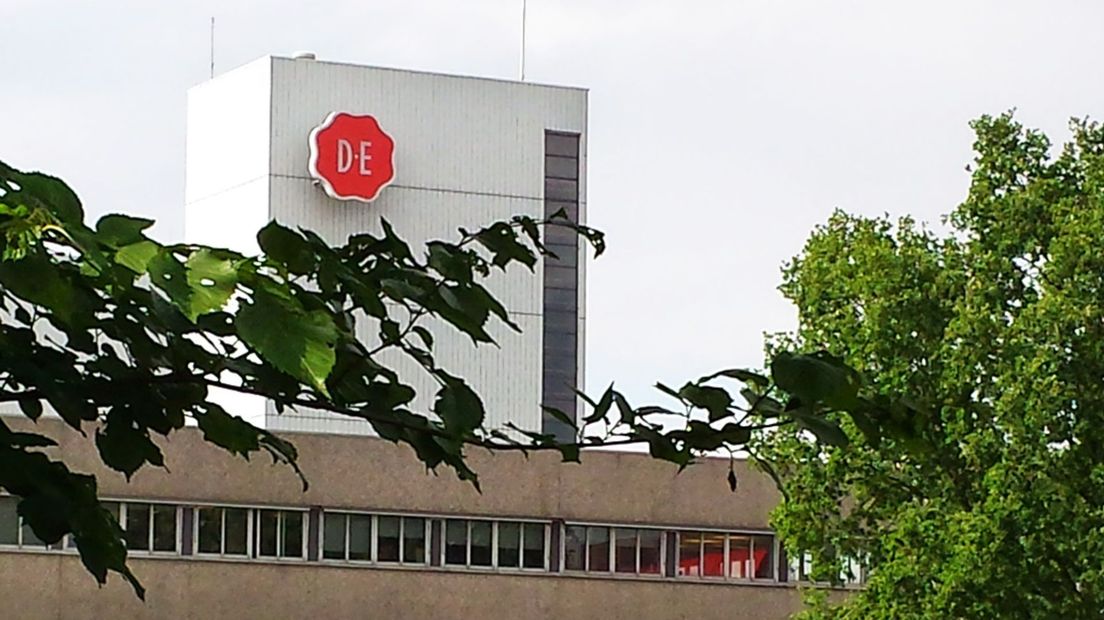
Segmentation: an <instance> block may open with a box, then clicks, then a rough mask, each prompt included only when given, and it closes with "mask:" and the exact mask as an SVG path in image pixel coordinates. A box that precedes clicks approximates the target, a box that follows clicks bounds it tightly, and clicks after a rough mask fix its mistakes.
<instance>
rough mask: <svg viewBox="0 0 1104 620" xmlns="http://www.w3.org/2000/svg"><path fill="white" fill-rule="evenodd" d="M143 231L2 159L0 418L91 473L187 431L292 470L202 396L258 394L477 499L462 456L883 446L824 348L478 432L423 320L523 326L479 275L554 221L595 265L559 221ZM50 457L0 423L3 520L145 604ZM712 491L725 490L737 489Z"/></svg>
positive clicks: (259, 437)
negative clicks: (772, 438) (12, 520)
mask: <svg viewBox="0 0 1104 620" xmlns="http://www.w3.org/2000/svg"><path fill="white" fill-rule="evenodd" d="M152 224H153V222H152V221H151V220H148V219H142V218H137V217H131V216H127V215H120V214H112V215H107V216H104V217H102V218H100V219H99V220H98V221H97V222H96V223H95V225H94V226H89V225H88V224H86V223H85V216H84V211H83V208H82V205H81V203H80V201H79V200H78V198H77V196H76V194H75V193H74V192H73V191H72V190H71V189H70V188H69V187H68V186H67V185H66V184H65V183H64V182H62V181H61V180H60V179H57V178H55V177H52V176H49V175H46V174H42V173H34V172H22V171H19V170H17V169H15V168H12V167H10V166H8V165H5V164H3V163H0V300H2V301H0V405H5V404H6V405H8V406H12V404H13V403H14V404H17V407H18V410H17V413H18V412H21V413H22V415H24V416H26V417H27V418H30V419H31V420H37V419H38V418H39V417H40V416H41V415H43V413H44V412H45V411H52V412H54V413H56V414H57V415H58V416H60V417H61V419H63V420H64V421H65V422H66V423H67V424H68V425H69V426H71V427H72V428H73V429H76V430H77V431H80V432H82V433H89V434H91V435H92V437H91V438H90V440H91V441H95V444H96V447H97V449H98V451H99V455H100V457H101V459H102V460H103V462H104V463H105V464H106V465H107V466H108V467H110V468H112V469H115V470H118V471H120V472H122V473H124V474H126V475H127V476H130V475H132V474H133V473H134V472H136V471H138V470H139V469H141V468H142V467H146V466H165V463H164V458H163V455H162V453H161V450H160V449H159V448H158V445H157V441H156V438H157V437H159V436H168V435H170V434H171V433H172V432H174V431H177V430H179V429H181V428H183V427H184V426H185V425H188V424H194V425H195V426H197V427H198V429H199V430H200V431H201V432H202V434H203V437H204V438H205V439H206V440H207V441H209V442H211V443H213V444H216V445H218V446H221V447H222V448H225V449H226V450H228V451H230V452H232V453H235V454H239V455H242V456H243V457H246V458H248V457H249V456H250V455H251V454H253V453H256V452H264V453H267V454H268V455H270V456H271V457H272V458H273V459H275V460H277V461H280V462H283V463H286V464H288V466H290V467H295V468H297V459H296V451H295V447H294V446H293V445H292V444H291V443H289V442H288V441H287V440H286V439H283V438H281V437H279V436H277V435H275V434H273V433H271V432H268V431H266V430H264V429H261V428H257V427H255V426H253V425H252V424H250V423H248V422H247V421H245V420H243V419H242V418H241V417H239V416H238V415H236V414H235V412H234V411H227V410H225V409H224V408H223V407H221V406H220V405H219V404H218V402H217V400H218V399H217V398H214V397H213V396H212V394H213V393H214V392H215V391H217V390H230V391H233V392H239V393H245V394H252V395H257V396H261V397H264V398H266V399H270V400H271V401H272V402H273V403H274V405H275V407H276V408H277V409H278V410H284V409H287V408H299V407H309V408H313V409H318V410H324V411H329V412H333V413H336V414H341V415H346V416H352V417H355V418H361V419H364V420H367V421H368V422H369V423H370V424H371V425H372V427H373V428H374V430H375V431H376V433H378V434H379V436H381V437H383V438H385V439H388V440H391V441H394V442H398V443H402V444H405V445H408V446H410V447H411V448H412V449H413V451H414V452H415V453H416V455H417V457H418V458H419V459H420V460H421V461H422V462H423V463H424V464H425V465H426V466H427V467H429V468H439V467H445V468H449V469H451V470H453V471H454V472H455V473H456V474H457V475H458V476H459V477H460V478H461V479H463V480H468V481H471V482H472V483H473V484H476V485H478V477H477V472H474V471H472V470H471V469H470V468H469V467H468V465H467V463H466V460H465V458H464V455H465V449H466V448H467V447H468V446H479V447H483V448H488V449H492V450H556V451H559V452H560V453H561V454H562V455H563V458H564V460H565V461H573V460H578V458H579V452H580V450H581V449H583V448H587V447H592V446H608V445H619V444H627V443H639V444H644V445H646V446H647V448H648V450H649V452H650V453H651V454H652V456H654V457H656V458H658V459H663V460H666V461H670V462H673V463H676V464H678V465H679V466H680V467H685V466H687V465H688V464H690V463H691V462H692V461H693V459H694V458H695V457H697V456H700V455H702V454H704V453H706V452H715V451H717V450H729V451H732V450H739V449H743V448H745V447H746V444H747V441H748V439H749V437H750V436H751V434H752V433H753V432H755V431H759V430H763V429H767V428H771V427H778V426H786V425H797V426H799V427H800V428H803V429H806V430H807V431H810V432H811V433H813V434H814V435H815V436H816V437H818V438H819V439H820V440H823V441H826V442H828V443H831V444H833V445H842V444H843V443H845V442H846V441H847V437H846V435H845V434H844V433H843V432H842V431H841V429H840V427H839V426H838V424H837V422H836V421H835V419H836V418H835V417H834V416H830V415H829V413H830V412H833V411H847V412H849V413H850V416H845V417H847V419H852V418H853V419H854V420H855V423H856V424H858V425H860V426H861V427H862V428H864V429H867V430H868V432H871V433H876V432H877V424H876V423H875V422H874V420H876V419H877V417H878V416H877V415H876V414H877V412H878V411H880V410H881V409H880V408H881V407H882V405H881V404H879V403H876V402H874V401H872V400H870V399H868V398H866V397H865V396H864V394H863V393H862V388H863V386H862V382H861V379H860V377H859V376H858V375H857V374H856V373H855V372H854V371H853V370H851V369H850V368H848V367H847V366H845V365H843V364H842V363H841V362H840V361H839V360H838V359H836V358H833V357H831V356H828V355H825V354H823V353H812V354H808V355H802V354H794V353H789V352H780V353H779V354H778V355H777V356H776V357H775V359H774V362H773V365H772V371H771V373H770V376H767V375H765V374H759V373H756V372H751V371H748V370H743V369H729V370H721V371H719V372H717V373H713V374H711V375H708V376H705V377H701V378H698V379H694V380H691V381H687V382H685V383H684V384H682V385H681V387H677V388H672V387H667V386H665V385H662V384H659V385H657V387H658V388H659V390H660V391H661V392H662V393H663V394H664V395H665V396H664V398H665V399H667V404H665V405H646V406H633V405H630V404H629V403H628V401H627V400H626V398H625V397H624V396H623V395H622V394H621V393H619V392H618V391H616V390H614V389H613V386H610V388H609V389H607V390H606V391H605V392H603V393H602V394H601V395H600V396H599V397H597V398H590V397H588V396H587V395H585V394H579V397H580V399H582V401H583V403H584V407H583V412H582V413H581V414H580V418H581V419H580V420H579V421H578V422H576V421H575V420H574V419H573V418H572V416H568V415H566V414H565V413H564V412H560V411H551V412H550V413H551V414H552V415H554V416H556V417H558V418H559V419H560V420H562V421H564V422H565V423H568V424H570V425H571V426H572V427H574V428H575V429H576V436H575V438H574V439H573V440H570V441H557V439H556V438H555V437H554V436H553V435H546V434H542V433H539V432H534V431H532V430H531V429H530V430H527V429H520V428H516V427H506V428H488V427H487V425H486V424H485V421H484V406H483V402H482V400H481V398H480V396H479V395H478V394H477V393H476V392H475V391H474V390H472V389H471V387H469V386H468V384H467V383H466V382H465V380H464V378H463V377H461V376H458V375H457V374H454V372H450V370H449V369H448V368H445V367H443V366H442V365H440V364H438V362H437V360H436V359H435V357H434V353H433V344H434V339H433V331H432V330H430V329H428V328H427V327H426V325H427V322H428V321H435V322H436V325H437V326H438V327H441V326H443V327H444V328H448V329H455V330H458V331H459V332H461V333H463V334H466V335H467V336H468V337H470V339H471V342H472V345H473V346H484V345H490V344H493V342H492V338H491V336H490V332H489V331H488V326H489V325H490V324H491V323H492V322H494V321H498V322H501V323H503V324H505V325H507V326H509V327H511V328H513V329H517V326H516V325H515V324H514V323H513V322H512V321H511V318H510V316H509V313H508V312H507V311H506V310H505V308H504V307H503V306H502V304H500V303H499V302H498V300H496V299H495V297H494V296H493V295H492V294H491V293H490V292H489V290H488V289H487V288H486V287H485V286H484V285H483V283H484V282H485V281H486V278H488V277H490V276H491V274H492V272H494V271H496V270H506V269H509V268H516V267H517V266H518V265H520V266H522V267H526V268H528V269H530V270H532V269H534V267H535V265H536V263H537V259H538V257H540V256H542V255H546V254H548V253H549V251H548V250H547V248H545V246H544V245H543V244H542V242H541V238H542V233H543V231H544V230H545V229H546V228H548V227H550V226H563V227H568V228H570V229H572V230H574V231H575V232H576V233H577V234H579V235H581V236H582V237H584V238H585V239H586V240H587V241H588V242H589V244H590V246H591V247H592V248H593V249H594V252H595V254H599V253H601V252H602V251H603V249H604V248H605V245H604V239H603V236H602V233H600V232H599V231H596V230H593V229H591V228H588V227H585V226H581V225H578V224H576V223H574V222H571V221H569V220H568V219H567V218H566V217H564V216H563V215H562V214H557V215H556V216H553V217H552V218H549V219H548V220H541V221H538V220H535V219H533V218H529V217H525V216H518V217H514V218H513V219H511V220H509V221H500V222H493V223H490V224H488V225H487V226H485V227H483V228H480V229H478V230H474V231H468V230H463V229H461V230H459V231H458V233H457V237H456V238H455V239H453V240H435V241H431V242H429V243H427V244H426V245H425V246H424V247H422V248H417V249H415V248H411V247H410V246H409V245H408V244H407V243H406V242H405V241H404V240H403V239H401V238H400V236H399V235H398V234H397V233H396V232H395V231H394V230H393V229H392V227H391V226H390V225H388V223H387V222H382V223H381V227H380V232H378V233H362V234H357V235H353V236H351V237H349V239H348V241H347V242H346V243H345V244H344V245H340V246H331V245H329V244H327V243H326V242H325V241H324V240H323V239H321V238H320V237H319V236H317V235H316V234H314V233H312V232H311V231H309V230H302V229H299V230H293V229H291V228H287V227H285V226H283V225H281V224H279V223H277V222H272V223H270V224H268V225H267V226H265V227H264V228H263V229H262V230H260V231H259V232H258V234H257V241H258V243H259V246H260V249H261V254H259V255H256V256H246V255H243V254H241V253H238V252H234V251H230V250H227V249H223V248H215V247H206V246H202V245H196V244H162V243H159V242H158V241H156V240H155V239H153V238H151V237H150V236H148V235H147V232H146V231H147V230H148V229H149V227H150V226H151V225H152ZM358 334H359V335H358ZM364 334H367V335H368V336H364ZM395 353H398V354H400V355H402V356H406V357H407V358H409V359H412V360H413V361H414V362H416V364H417V365H418V367H420V369H421V370H422V371H424V372H425V373H428V375H429V376H431V377H433V378H434V379H435V380H436V385H437V386H438V387H437V390H436V393H435V394H434V398H433V405H432V407H431V410H429V411H421V410H418V409H417V407H416V406H415V405H414V402H415V396H416V394H415V390H414V388H412V387H411V386H410V385H408V384H407V383H406V382H404V380H403V378H402V376H400V374H399V373H398V372H397V371H396V370H395V366H394V364H393V362H394V359H395V357H394V354H395ZM389 360H390V362H391V363H389ZM533 407H534V408H536V407H539V403H533ZM52 444H53V441H52V440H51V439H49V438H48V437H46V436H44V435H42V434H39V433H35V432H17V431H16V430H13V429H12V428H11V426H10V425H8V424H6V423H5V422H4V421H3V419H0V489H3V490H5V491H7V492H9V493H11V494H13V495H16V496H19V497H20V498H21V500H20V502H19V505H18V511H19V514H20V515H21V516H22V517H23V519H24V521H25V522H26V523H27V524H28V525H29V526H30V527H31V529H32V530H33V531H34V533H35V535H36V536H38V537H39V538H40V539H42V540H44V541H46V542H47V543H52V542H55V541H57V540H59V539H60V538H61V537H62V536H64V535H66V534H70V535H71V536H72V539H73V540H74V542H75V543H76V545H77V548H78V550H79V551H80V556H81V559H82V561H83V562H84V565H85V566H86V567H87V568H88V569H89V571H90V572H91V573H92V574H93V575H94V576H95V577H96V579H98V580H99V581H100V582H103V581H104V580H105V579H106V578H107V573H108V571H117V572H119V573H121V574H122V575H124V576H125V577H126V578H127V579H128V580H130V582H131V583H132V584H133V585H134V587H135V589H136V591H137V592H138V593H139V595H141V594H142V589H141V586H140V584H139V582H138V580H137V578H136V577H135V576H134V575H133V574H132V573H131V572H130V570H129V569H128V568H127V565H126V549H125V546H124V544H123V540H122V532H121V530H120V528H119V525H118V523H116V522H115V520H114V517H112V516H111V514H110V513H109V512H108V511H107V510H105V509H103V508H102V507H101V506H100V505H99V503H98V500H97V491H96V488H97V487H96V480H95V478H94V477H92V476H89V475H85V474H77V473H74V472H71V471H70V470H69V469H68V467H67V466H66V465H65V455H64V454H58V455H55V456H57V457H58V458H52V456H51V455H49V454H48V453H47V452H46V451H44V449H45V448H48V447H49V446H51V445H52ZM176 466H177V468H178V469H177V470H178V471H179V470H184V471H186V469H187V464H184V463H181V464H177V465H176ZM306 482H307V479H306V478H304V484H306ZM728 482H729V484H730V485H731V486H732V487H733V488H735V486H736V484H737V480H736V479H735V474H734V473H730V475H729V481H728ZM722 484H723V483H722Z"/></svg>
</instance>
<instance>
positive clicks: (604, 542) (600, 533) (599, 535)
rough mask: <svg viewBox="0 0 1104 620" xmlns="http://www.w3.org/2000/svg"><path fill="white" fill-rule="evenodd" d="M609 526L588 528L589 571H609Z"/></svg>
mask: <svg viewBox="0 0 1104 620" xmlns="http://www.w3.org/2000/svg"><path fill="white" fill-rule="evenodd" d="M609 552H610V544H609V528H608V527H588V528H587V558H588V560H589V566H587V570H589V571H592V572H593V571H600V572H609V569H610V565H609Z"/></svg>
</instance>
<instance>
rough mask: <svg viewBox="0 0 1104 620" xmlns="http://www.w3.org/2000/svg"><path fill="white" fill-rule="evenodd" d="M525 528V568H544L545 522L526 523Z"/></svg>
mask: <svg viewBox="0 0 1104 620" xmlns="http://www.w3.org/2000/svg"><path fill="white" fill-rule="evenodd" d="M523 527H524V528H525V557H524V558H523V560H524V565H525V568H544V567H545V553H544V529H545V528H544V524H543V523H526V524H525V525H524V526H523Z"/></svg>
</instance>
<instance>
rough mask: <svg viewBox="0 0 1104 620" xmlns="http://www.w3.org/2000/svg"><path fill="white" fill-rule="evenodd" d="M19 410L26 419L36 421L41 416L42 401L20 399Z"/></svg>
mask: <svg viewBox="0 0 1104 620" xmlns="http://www.w3.org/2000/svg"><path fill="white" fill-rule="evenodd" d="M19 410H20V411H22V412H23V415H25V416H27V417H28V418H30V419H32V420H38V418H39V416H41V415H42V401H41V400H39V399H37V398H20V399H19Z"/></svg>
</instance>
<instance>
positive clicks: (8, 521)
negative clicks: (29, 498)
mask: <svg viewBox="0 0 1104 620" xmlns="http://www.w3.org/2000/svg"><path fill="white" fill-rule="evenodd" d="M18 506H19V498H18V497H11V496H8V495H5V496H3V497H0V545H4V546H12V547H30V548H38V549H46V548H47V547H46V543H45V542H43V541H42V540H41V539H39V537H38V536H35V533H34V532H33V531H32V530H31V528H30V526H29V525H27V524H26V523H24V522H23V517H20V516H19V510H18Z"/></svg>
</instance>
